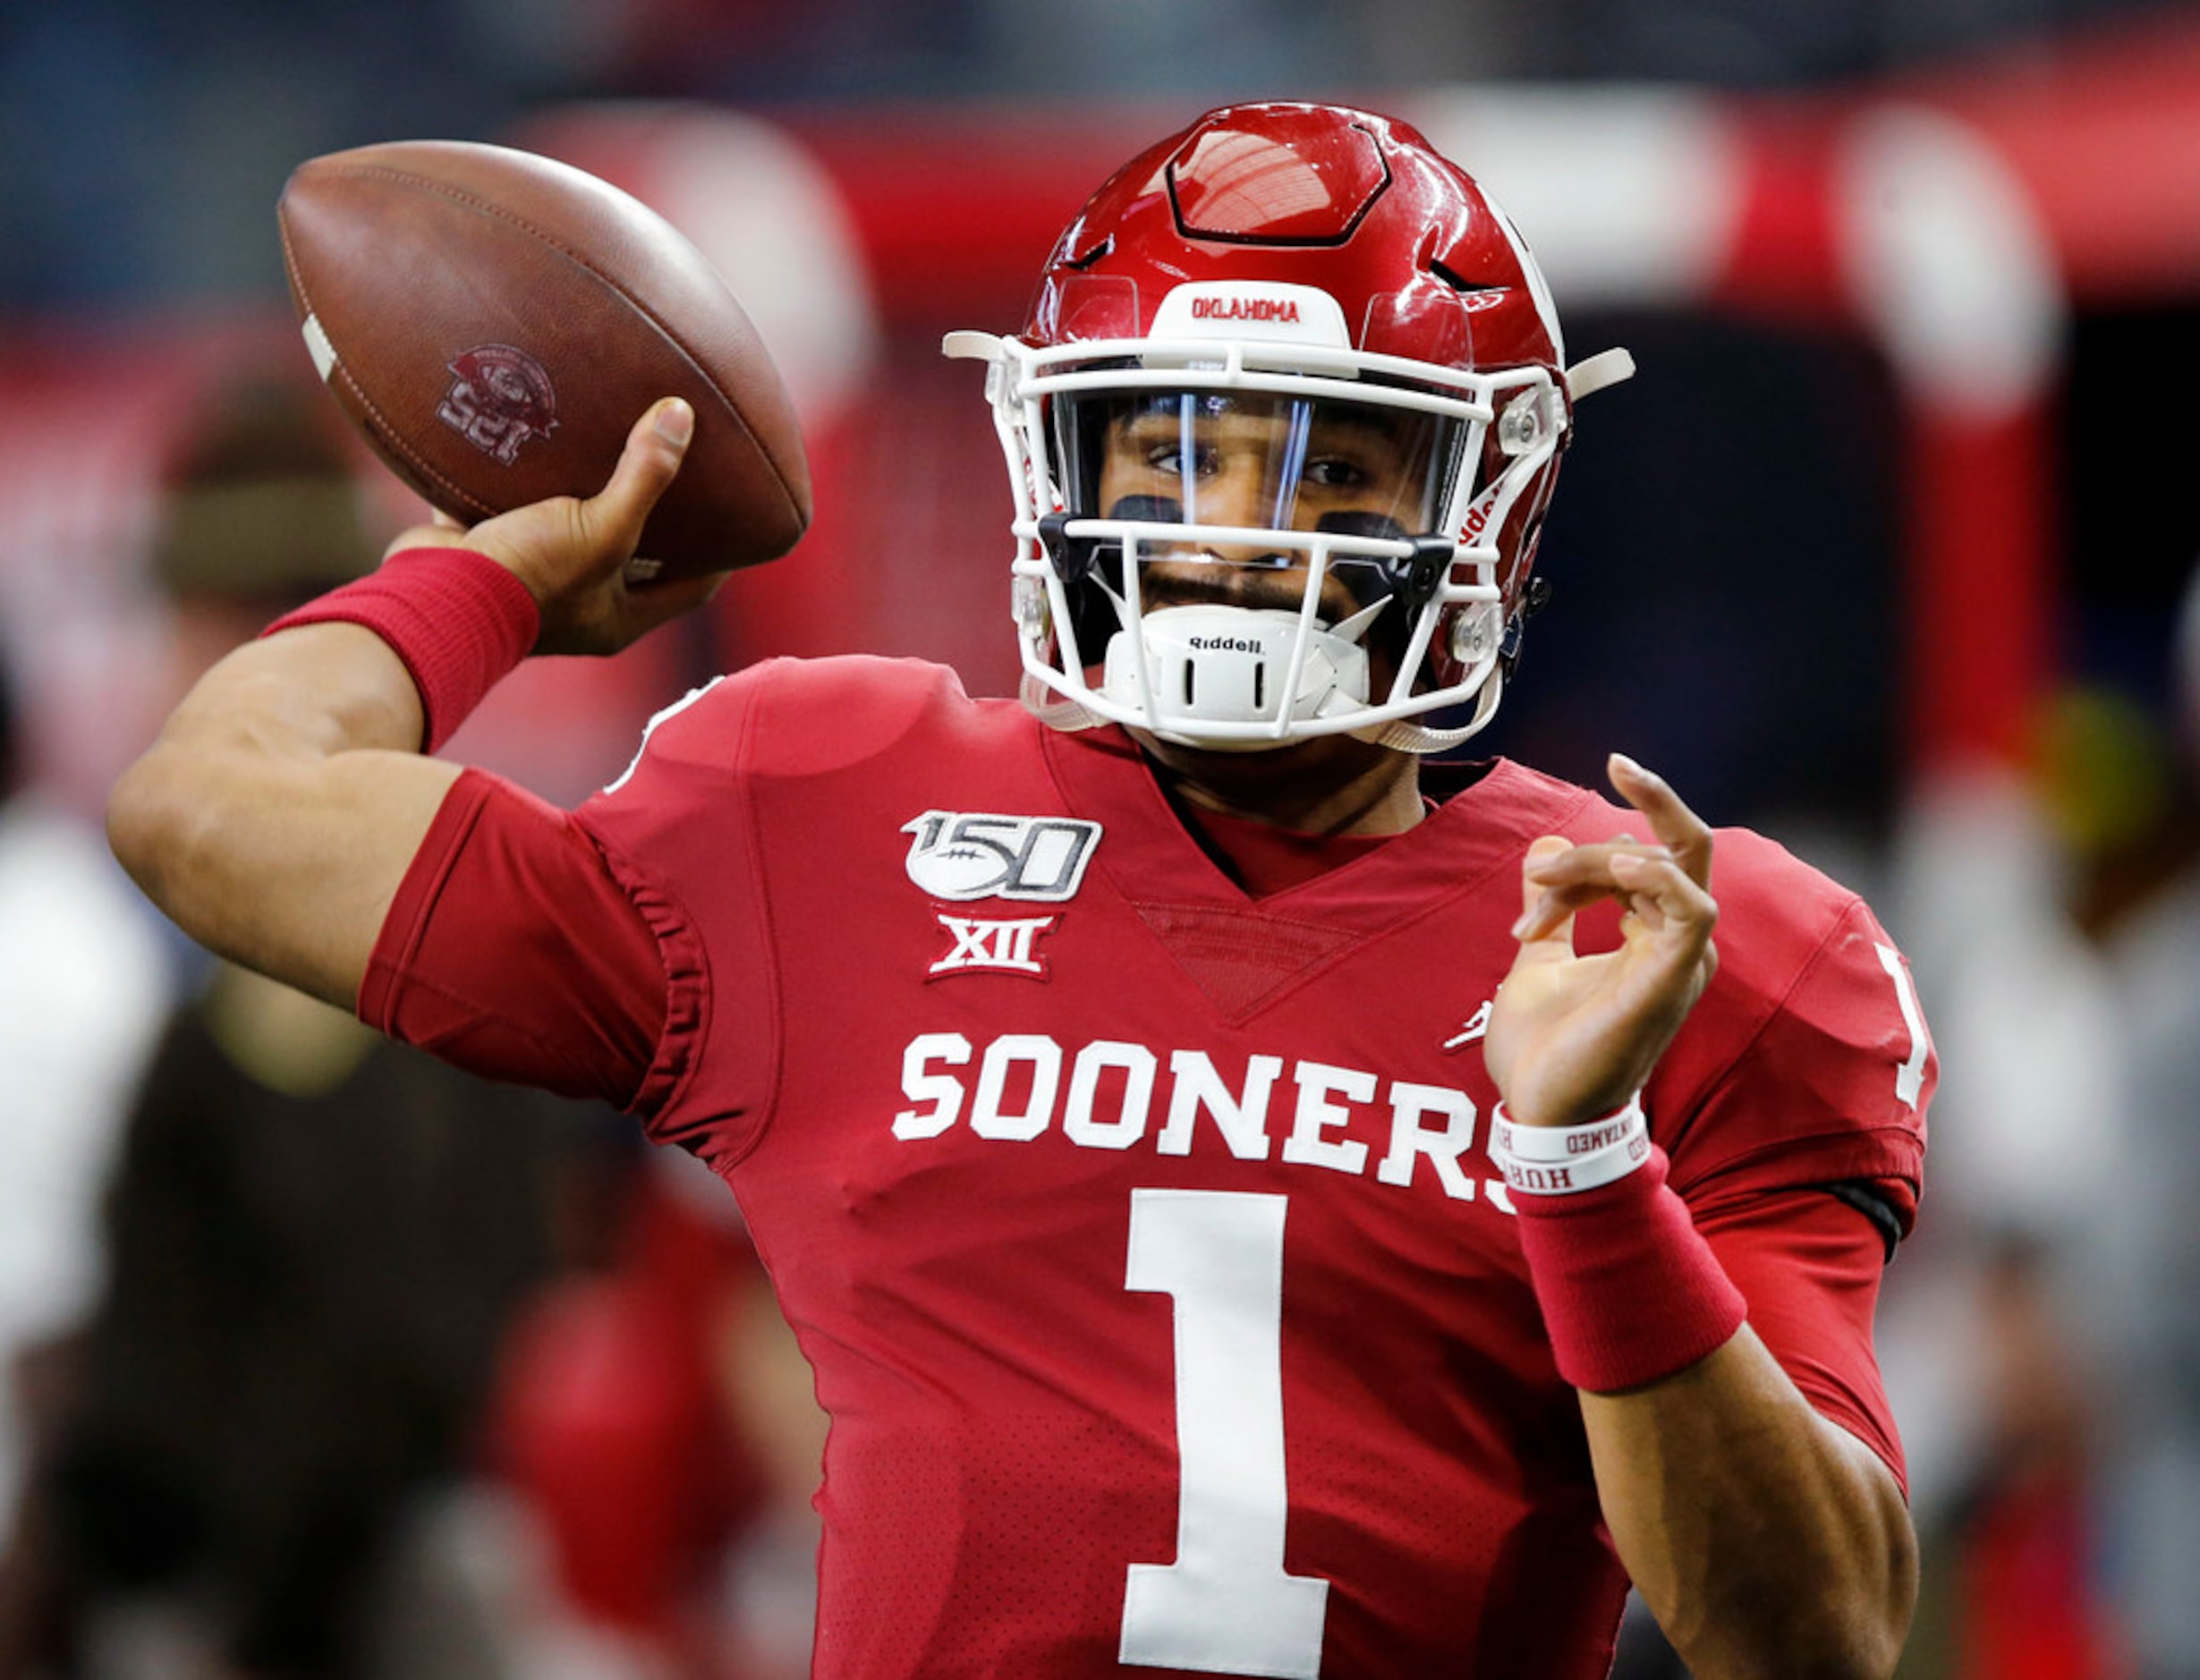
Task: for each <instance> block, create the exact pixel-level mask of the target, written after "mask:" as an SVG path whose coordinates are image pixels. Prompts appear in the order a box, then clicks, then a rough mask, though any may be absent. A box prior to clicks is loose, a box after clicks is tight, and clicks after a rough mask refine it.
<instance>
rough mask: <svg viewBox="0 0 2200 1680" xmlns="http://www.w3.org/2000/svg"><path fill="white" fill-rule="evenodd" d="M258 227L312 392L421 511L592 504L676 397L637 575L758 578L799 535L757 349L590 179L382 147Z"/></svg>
mask: <svg viewBox="0 0 2200 1680" xmlns="http://www.w3.org/2000/svg"><path fill="white" fill-rule="evenodd" d="M277 220H278V221H279V223H280V225H281V228H282V235H283V253H284V261H285V267H287V269H288V271H289V275H290V286H291V296H292V300H293V301H294V302H295V303H296V305H297V308H298V315H299V318H300V321H301V324H302V327H303V328H304V331H305V336H306V344H307V346H308V348H309V349H310V351H311V352H312V354H313V360H314V362H315V364H316V365H317V366H318V367H319V369H320V370H321V376H322V378H324V379H325V380H327V385H328V388H329V389H330V390H331V391H333V392H335V393H336V400H337V401H338V403H341V404H342V405H343V408H344V412H345V413H346V414H348V415H349V416H350V417H351V419H352V420H353V422H354V423H355V424H356V425H357V426H358V427H359V428H360V429H361V431H362V432H363V433H365V435H366V437H367V438H368V440H369V442H370V443H371V444H372V445H374V447H375V449H376V451H377V452H378V454H380V455H381V456H382V458H383V459H384V460H385V461H386V462H388V463H389V465H390V467H391V468H392V470H393V471H395V472H396V473H397V475H398V476H399V477H400V478H402V479H404V481H405V482H406V483H407V484H409V485H411V486H412V488H414V489H416V490H417V491H419V492H420V495H421V496H424V497H426V498H427V500H428V501H429V504H430V505H433V506H435V507H437V508H440V509H442V510H443V511H444V512H445V513H449V514H451V515H453V516H454V517H455V518H457V519H460V520H462V521H464V522H466V523H468V524H471V523H473V522H476V521H478V520H481V519H485V518H487V517H488V516H489V515H490V514H492V513H504V512H505V511H506V510H508V509H510V508H514V507H518V506H520V505H522V504H524V503H528V502H535V501H539V500H541V499H542V498H543V497H545V496H561V495H562V496H590V495H593V494H594V493H595V492H596V491H598V490H599V489H601V488H603V485H604V482H605V480H606V479H608V478H609V477H610V475H611V469H612V467H613V465H614V464H615V463H616V462H617V460H618V457H619V450H620V446H621V445H623V444H624V441H625V437H626V434H627V431H628V429H629V428H631V427H632V426H633V423H634V421H635V420H638V419H639V418H640V417H641V414H642V412H643V411H645V410H646V409H647V408H648V407H649V406H650V403H653V402H655V401H656V400H657V399H658V397H662V396H681V397H685V398H686V399H687V401H688V402H689V403H690V404H691V405H692V407H693V408H694V410H695V437H694V441H693V442H692V444H691V445H689V448H688V454H687V459H686V461H685V462H684V464H683V465H682V467H681V469H680V476H679V477H678V478H677V479H675V480H674V481H673V484H672V487H671V488H669V489H667V491H666V492H665V495H664V498H663V500H661V501H660V502H659V503H658V505H657V508H656V510H655V511H654V512H653V513H651V514H650V522H649V524H648V525H647V526H646V527H645V529H644V530H643V531H642V539H641V549H640V553H641V556H642V557H643V558H644V559H646V560H649V561H654V562H657V563H658V564H659V566H661V575H663V576H666V577H692V576H695V575H698V574H701V573H709V572H720V571H725V570H726V569H728V568H730V567H735V566H746V565H754V564H758V563H759V562H760V561H765V560H770V559H773V558H775V557H776V556H779V555H782V554H785V553H786V551H787V549H789V548H790V547H793V546H794V542H795V539H798V538H799V537H800V536H801V535H802V534H803V528H804V527H805V526H807V525H808V523H809V522H810V471H809V466H808V464H807V462H805V460H804V458H803V442H802V432H801V428H800V427H799V425H798V424H797V422H796V420H795V417H794V405H793V404H792V403H790V402H789V401H788V398H787V395H786V388H785V387H784V386H782V385H781V383H780V380H779V374H778V369H777V368H775V367H774V366H773V365H772V361H771V357H770V355H769V352H767V351H766V350H765V348H764V345H763V343H762V341H761V340H760V339H759V338H758V336H757V335H756V329H755V328H754V327H752V325H751V324H750V321H749V318H748V316H747V314H746V313H745V312H744V311H743V309H742V307H741V304H740V302H739V301H738V300H736V299H735V296H734V294H733V293H732V292H731V291H729V290H728V289H727V287H726V283H725V281H724V280H722V279H721V278H719V276H718V271H717V270H716V269H715V268H713V267H711V266H710V264H709V261H708V260H706V259H704V257H703V256H702V254H701V252H700V251H698V250H696V249H695V247H694V246H693V245H692V244H691V243H689V242H688V241H687V239H686V238H685V237H684V235H683V234H682V233H679V231H678V230H677V229H675V227H673V225H671V224H670V223H668V222H667V221H666V220H665V219H664V218H663V217H662V216H658V214H657V213H656V212H655V211H653V210H651V209H650V208H648V207H647V206H645V205H643V204H642V203H641V202H640V201H639V200H638V199H633V198H632V197H630V196H629V195H627V194H626V193H624V192H622V191H619V190H618V189H617V188H616V187H614V186H612V185H610V184H609V183H608V182H603V181H599V180H598V179H597V178H596V177H595V176H593V175H591V174H587V173H586V172H585V171H582V170H579V169H575V168H573V166H571V165H567V164H562V163H558V162H556V161H554V160H553V159H550V158H548V157H538V156H536V155H535V154H533V153H531V152H524V151H517V150H514V149H513V148H509V147H503V146H487V145H480V144H476V143H472V142H469V141H461V140H399V141H393V142H390V143H387V144H384V145H378V146H362V147H360V148H355V149H353V150H350V151H341V152H332V153H329V154H327V156H325V157H315V158H312V159H310V160H309V161H308V162H306V163H304V164H302V165H299V167H298V168H297V169H296V170H295V171H294V172H293V174H292V175H291V178H290V180H289V182H288V183H287V184H286V185H285V187H284V189H283V195H282V200H281V203H280V204H279V206H278V207H277ZM640 570H643V569H641V568H638V571H640Z"/></svg>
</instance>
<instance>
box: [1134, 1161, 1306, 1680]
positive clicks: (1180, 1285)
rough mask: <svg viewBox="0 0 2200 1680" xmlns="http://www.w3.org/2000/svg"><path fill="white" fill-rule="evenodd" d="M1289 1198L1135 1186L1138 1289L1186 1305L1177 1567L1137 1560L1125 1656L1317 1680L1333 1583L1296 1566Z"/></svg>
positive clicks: (1180, 1374)
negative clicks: (1288, 1372) (1286, 1248)
mask: <svg viewBox="0 0 2200 1680" xmlns="http://www.w3.org/2000/svg"><path fill="white" fill-rule="evenodd" d="M1284 1204H1285V1199H1284V1198H1283V1197H1281V1196H1271V1195H1250V1194H1244V1193H1241V1192H1229V1191H1194V1190H1134V1191H1133V1192H1131V1243H1130V1264H1129V1268H1128V1272H1127V1275H1126V1277H1125V1288H1129V1289H1136V1290H1151V1291H1152V1292H1154V1293H1156V1294H1166V1295H1169V1296H1172V1297H1174V1299H1175V1302H1176V1462H1177V1477H1178V1483H1177V1495H1176V1562H1175V1563H1173V1564H1133V1565H1131V1566H1130V1574H1129V1577H1128V1579H1127V1580H1126V1581H1125V1583H1124V1589H1123V1642H1122V1646H1121V1648H1120V1650H1119V1651H1118V1653H1117V1656H1118V1659H1120V1660H1121V1661H1123V1662H1125V1663H1127V1664H1134V1665H1145V1666H1150V1667H1157V1668H1190V1669H1193V1670H1196V1671H1197V1672H1199V1673H1202V1674H1235V1675H1262V1676H1273V1677H1274V1680H1317V1676H1320V1674H1321V1628H1322V1622H1323V1619H1324V1617H1325V1616H1327V1614H1328V1609H1329V1582H1326V1581H1321V1580H1316V1579H1313V1578H1312V1577H1309V1576H1305V1575H1294V1574H1287V1573H1286V1572H1285V1570H1284V1566H1283V1538H1284V1516H1285V1511H1286V1506H1287V1490H1286V1486H1285V1480H1284V1460H1283V1216H1284Z"/></svg>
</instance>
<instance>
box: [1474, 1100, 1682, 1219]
mask: <svg viewBox="0 0 2200 1680" xmlns="http://www.w3.org/2000/svg"><path fill="white" fill-rule="evenodd" d="M1490 1158H1491V1163H1492V1164H1493V1165H1494V1166H1495V1167H1497V1169H1498V1172H1499V1174H1500V1175H1502V1176H1503V1178H1504V1180H1505V1183H1506V1185H1507V1187H1508V1188H1509V1189H1512V1190H1516V1191H1525V1192H1527V1193H1528V1194H1530V1195H1534V1196H1569V1195H1575V1194H1577V1193H1579V1192H1582V1191H1584V1190H1594V1189H1596V1188H1598V1187H1599V1186H1600V1185H1603V1184H1611V1183H1612V1182H1613V1181H1614V1180H1616V1179H1621V1178H1625V1177H1626V1176H1627V1175H1628V1174H1629V1173H1631V1172H1633V1171H1635V1168H1636V1167H1640V1166H1642V1164H1643V1163H1644V1161H1646V1160H1648V1159H1649V1158H1650V1123H1649V1121H1648V1120H1647V1119H1646V1118H1644V1114H1643V1098H1642V1093H1641V1092H1640V1091H1637V1092H1636V1093H1635V1095H1634V1096H1632V1097H1630V1098H1628V1099H1627V1106H1626V1107H1623V1108H1618V1109H1615V1110H1614V1111H1613V1112H1612V1113H1610V1114H1608V1115H1606V1116H1603V1117H1602V1118H1601V1119H1597V1120H1592V1121H1590V1122H1588V1124H1585V1125H1577V1126H1524V1125H1520V1124H1516V1123H1515V1122H1514V1120H1513V1119H1512V1118H1511V1116H1508V1114H1506V1112H1505V1105H1504V1104H1503V1103H1499V1105H1498V1107H1497V1111H1496V1113H1495V1114H1494V1115H1493V1116H1491V1129H1490Z"/></svg>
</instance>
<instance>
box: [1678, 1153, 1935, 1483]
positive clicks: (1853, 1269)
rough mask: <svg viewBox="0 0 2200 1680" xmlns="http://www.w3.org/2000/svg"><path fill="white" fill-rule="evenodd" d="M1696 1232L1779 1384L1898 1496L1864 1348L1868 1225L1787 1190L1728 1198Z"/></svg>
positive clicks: (1874, 1258) (1870, 1254)
mask: <svg viewBox="0 0 2200 1680" xmlns="http://www.w3.org/2000/svg"><path fill="white" fill-rule="evenodd" d="M1696 1227H1697V1229H1698V1230H1700V1231H1701V1232H1702V1233H1703V1237H1704V1240H1705V1241H1706V1242H1708V1243H1710V1244H1711V1246H1712V1252H1713V1253H1715V1254H1716V1255H1717V1256H1718V1258H1719V1262H1720V1265H1721V1266H1722V1267H1723V1268H1725V1269H1726V1273H1727V1276H1728V1277H1729V1278H1731V1279H1732V1280H1733V1282H1734V1286H1735V1287H1736V1288H1737V1289H1739V1290H1740V1291H1741V1292H1742V1296H1743V1299H1744V1300H1746V1302H1748V1303H1749V1323H1750V1328H1753V1329H1754V1330H1755V1331H1756V1333H1757V1338H1758V1340H1760V1341H1761V1342H1763V1344H1764V1345H1765V1348H1766V1350H1767V1351H1768V1352H1769V1353H1771V1355H1772V1357H1773V1358H1774V1359H1775V1360H1777V1361H1778V1362H1780V1369H1781V1370H1784V1371H1786V1372H1787V1373H1788V1380H1789V1381H1791V1382H1793V1383H1794V1384H1795V1386H1796V1387H1797V1389H1798V1390H1799V1391H1800V1392H1801V1394H1802V1396H1803V1397H1804V1398H1805V1400H1807V1401H1809V1402H1810V1404H1811V1405H1812V1406H1813V1407H1814V1409H1815V1410H1816V1411H1817V1412H1818V1413H1820V1414H1821V1415H1822V1416H1823V1417H1826V1418H1829V1419H1831V1421H1833V1422H1835V1423H1837V1424H1839V1425H1840V1427H1841V1428H1843V1429H1845V1430H1847V1431H1848V1432H1849V1433H1850V1434H1851V1435H1854V1436H1855V1437H1856V1438H1857V1439H1859V1440H1861V1441H1862V1442H1863V1443H1864V1445H1865V1446H1866V1447H1870V1448H1871V1449H1872V1450H1873V1452H1874V1453H1875V1454H1877V1455H1879V1458H1880V1460H1881V1463H1883V1464H1885V1465H1886V1466H1887V1468H1888V1469H1889V1470H1890V1471H1891V1472H1893V1473H1894V1478H1895V1481H1896V1482H1897V1484H1898V1485H1899V1486H1900V1487H1901V1488H1902V1489H1903V1491H1904V1492H1905V1493H1906V1494H1907V1491H1908V1489H1909V1474H1908V1470H1907V1465H1906V1464H1905V1462H1904V1459H1903V1455H1902V1442H1901V1438H1900V1436H1899V1435H1898V1432H1897V1430H1896V1429H1895V1421H1894V1413H1893V1410H1892V1408H1891V1407H1890V1405H1889V1404H1888V1403H1887V1391H1886V1388H1885V1387H1884V1385H1883V1384H1882V1383H1881V1379H1880V1372H1879V1361H1878V1358H1877V1355H1876V1354H1875V1353H1873V1346H1872V1319H1873V1312H1874V1311H1875V1310H1876V1308H1877V1306H1878V1302H1879V1287H1880V1279H1881V1276H1882V1274H1883V1272H1884V1270H1885V1268H1884V1265H1883V1260H1882V1255H1883V1250H1882V1247H1881V1239H1880V1235H1879V1233H1878V1232H1877V1230H1876V1229H1874V1228H1873V1225H1872V1223H1871V1222H1870V1221H1869V1220H1868V1219H1866V1218H1864V1217H1863V1215H1861V1214H1859V1213H1858V1212H1857V1211H1856V1209H1854V1208H1851V1207H1849V1206H1847V1204H1845V1203H1844V1202H1841V1201H1838V1200H1837V1199H1836V1198H1834V1197H1832V1196H1830V1195H1827V1194H1826V1193H1825V1192H1822V1191H1819V1190H1788V1191H1780V1192H1773V1193H1771V1194H1767V1195H1763V1196H1758V1197H1755V1198H1753V1199H1750V1200H1748V1201H1734V1202H1729V1203H1728V1204H1727V1205H1726V1206H1725V1207H1724V1208H1722V1209H1720V1210H1719V1211H1716V1212H1713V1213H1711V1214H1708V1215H1704V1216H1702V1217H1699V1218H1698V1219H1697V1221H1696Z"/></svg>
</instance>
